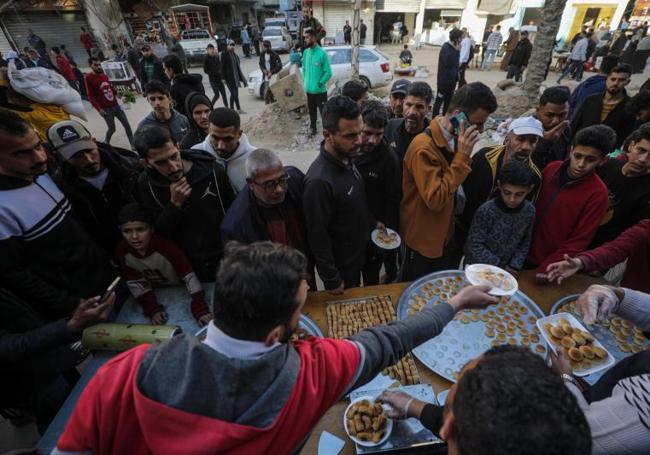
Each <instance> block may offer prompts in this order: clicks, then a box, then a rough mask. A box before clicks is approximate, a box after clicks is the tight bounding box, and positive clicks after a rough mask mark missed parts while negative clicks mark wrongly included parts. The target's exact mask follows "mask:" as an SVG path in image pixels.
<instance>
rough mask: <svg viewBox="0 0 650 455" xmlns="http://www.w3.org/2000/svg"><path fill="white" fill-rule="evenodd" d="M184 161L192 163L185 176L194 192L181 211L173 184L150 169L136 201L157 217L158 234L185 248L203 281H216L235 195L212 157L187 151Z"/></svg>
mask: <svg viewBox="0 0 650 455" xmlns="http://www.w3.org/2000/svg"><path fill="white" fill-rule="evenodd" d="M181 158H182V159H183V160H185V161H191V162H192V168H191V169H190V170H189V171H188V172H187V173H186V174H185V177H186V178H187V182H188V183H189V184H190V186H191V187H192V192H191V193H190V196H189V197H188V198H187V200H186V201H185V202H184V203H183V205H182V206H181V208H180V209H178V208H176V207H175V206H174V205H172V203H171V197H170V190H169V185H170V182H169V180H167V178H165V177H163V176H162V175H160V174H159V173H158V172H156V171H155V170H153V169H150V168H148V169H147V170H146V172H143V173H142V174H140V178H139V179H138V187H137V196H136V197H137V199H138V200H139V201H140V203H141V204H143V205H144V206H145V207H146V208H147V209H149V210H150V211H151V212H152V213H153V214H154V216H155V222H154V227H155V230H156V232H157V233H158V234H160V235H162V236H164V237H167V238H169V239H171V240H173V241H174V242H175V243H176V244H177V245H178V246H180V247H181V250H183V252H184V253H185V254H186V255H187V257H188V259H189V260H190V263H191V264H192V268H193V269H194V272H195V273H196V275H197V276H198V277H199V280H200V281H204V282H205V281H207V282H209V281H214V277H215V273H216V268H217V264H218V263H219V259H221V236H220V235H219V227H220V226H221V222H222V221H223V218H224V216H225V215H226V211H227V210H228V207H230V204H231V203H232V200H233V199H234V195H233V193H232V189H231V188H230V185H228V183H227V180H226V174H225V172H224V170H223V168H222V167H221V166H219V165H217V164H216V163H215V162H214V160H213V159H212V158H211V157H209V156H206V155H205V154H204V153H200V152H194V151H189V150H183V151H181Z"/></svg>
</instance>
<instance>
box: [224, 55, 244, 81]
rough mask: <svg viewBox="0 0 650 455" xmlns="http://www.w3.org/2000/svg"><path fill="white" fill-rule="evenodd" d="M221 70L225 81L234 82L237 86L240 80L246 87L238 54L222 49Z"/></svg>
mask: <svg viewBox="0 0 650 455" xmlns="http://www.w3.org/2000/svg"><path fill="white" fill-rule="evenodd" d="M221 71H222V73H221V74H222V75H223V79H224V80H225V81H226V82H230V83H235V84H237V86H239V83H240V82H241V83H243V86H244V87H246V78H245V77H244V73H243V72H242V70H241V65H240V63H239V56H238V55H237V54H235V53H234V52H230V51H223V52H222V53H221Z"/></svg>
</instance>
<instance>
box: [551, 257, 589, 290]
mask: <svg viewBox="0 0 650 455" xmlns="http://www.w3.org/2000/svg"><path fill="white" fill-rule="evenodd" d="M583 267H584V264H583V263H582V261H581V260H580V259H578V258H572V257H571V256H569V255H568V254H565V255H564V261H559V262H554V263H552V264H549V266H548V267H546V272H548V281H550V282H551V283H552V282H554V281H556V282H557V284H562V281H564V280H566V279H567V278H569V277H571V276H573V275H575V274H576V273H578V272H579V271H580V270H582V269H583Z"/></svg>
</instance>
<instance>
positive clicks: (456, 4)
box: [424, 0, 467, 10]
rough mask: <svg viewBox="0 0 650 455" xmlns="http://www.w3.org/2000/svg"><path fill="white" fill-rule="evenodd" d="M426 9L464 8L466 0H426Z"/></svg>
mask: <svg viewBox="0 0 650 455" xmlns="http://www.w3.org/2000/svg"><path fill="white" fill-rule="evenodd" d="M424 7H425V8H426V9H445V10H449V9H465V8H466V7H467V0H426V3H425V4H424Z"/></svg>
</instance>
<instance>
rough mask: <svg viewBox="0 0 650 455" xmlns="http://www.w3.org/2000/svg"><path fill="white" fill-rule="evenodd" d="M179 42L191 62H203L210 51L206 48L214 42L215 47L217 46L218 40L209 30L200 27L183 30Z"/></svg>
mask: <svg viewBox="0 0 650 455" xmlns="http://www.w3.org/2000/svg"><path fill="white" fill-rule="evenodd" d="M179 42H180V44H181V47H182V48H183V50H184V51H185V56H186V57H187V61H188V62H189V63H192V62H195V61H200V62H202V61H203V59H204V58H205V56H206V55H207V53H208V51H207V49H206V48H207V47H208V44H212V45H213V46H214V48H215V49H216V48H217V42H216V41H215V40H214V39H213V38H212V37H211V36H210V34H209V33H208V31H207V30H203V29H200V28H195V29H192V30H183V33H181V40H180V41H179Z"/></svg>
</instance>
